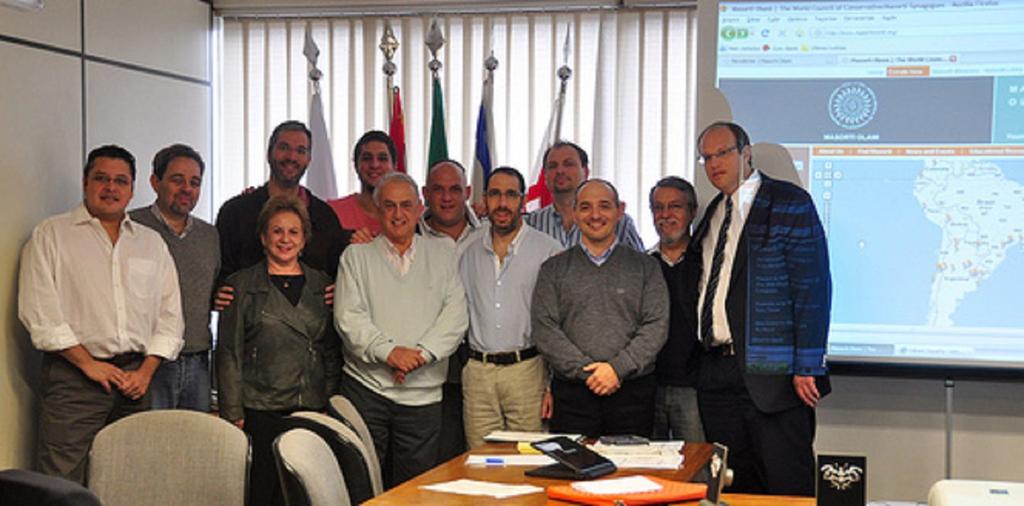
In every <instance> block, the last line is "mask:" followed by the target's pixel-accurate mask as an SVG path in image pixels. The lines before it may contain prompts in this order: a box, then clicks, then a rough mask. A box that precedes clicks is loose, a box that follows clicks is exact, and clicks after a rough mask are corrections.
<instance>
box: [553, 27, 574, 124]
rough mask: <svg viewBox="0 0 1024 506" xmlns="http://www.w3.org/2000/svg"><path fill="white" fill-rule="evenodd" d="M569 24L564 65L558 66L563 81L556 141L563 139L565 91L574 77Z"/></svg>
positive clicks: (559, 94) (559, 98)
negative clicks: (570, 55)
mask: <svg viewBox="0 0 1024 506" xmlns="http://www.w3.org/2000/svg"><path fill="white" fill-rule="evenodd" d="M569 33H570V27H569V25H566V26H565V45H564V46H563V48H562V66H561V67H558V79H559V80H560V81H562V83H561V84H560V85H559V86H558V116H557V117H556V118H555V136H554V140H555V142H558V141H560V140H562V113H563V112H564V111H565V91H566V88H567V87H568V83H569V78H570V77H572V69H571V68H569Z"/></svg>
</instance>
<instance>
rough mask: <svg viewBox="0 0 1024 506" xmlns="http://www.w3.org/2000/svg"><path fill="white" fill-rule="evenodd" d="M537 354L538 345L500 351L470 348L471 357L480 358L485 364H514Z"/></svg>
mask: <svg viewBox="0 0 1024 506" xmlns="http://www.w3.org/2000/svg"><path fill="white" fill-rule="evenodd" d="M536 356H537V347H536V346H531V347H529V348H526V349H523V350H517V351H503V352H498V353H490V352H486V351H476V350H472V349H471V350H469V358H471V359H473V360H479V361H480V362H483V363H485V364H495V365H512V364H518V363H519V362H522V361H524V360H529V359H531V358H533V357H536Z"/></svg>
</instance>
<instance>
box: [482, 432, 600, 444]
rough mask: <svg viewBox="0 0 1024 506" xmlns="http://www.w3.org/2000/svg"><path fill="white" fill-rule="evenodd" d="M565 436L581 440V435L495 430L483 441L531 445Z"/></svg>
mask: <svg viewBox="0 0 1024 506" xmlns="http://www.w3.org/2000/svg"><path fill="white" fill-rule="evenodd" d="M558 436H565V437H567V438H569V439H572V440H573V441H579V440H581V439H583V434H551V433H549V432H523V431H514V430H496V431H493V432H491V433H490V434H488V435H486V436H484V441H487V442H488V443H518V442H520V441H525V442H527V443H532V442H534V441H543V440H545V439H550V438H553V437H558Z"/></svg>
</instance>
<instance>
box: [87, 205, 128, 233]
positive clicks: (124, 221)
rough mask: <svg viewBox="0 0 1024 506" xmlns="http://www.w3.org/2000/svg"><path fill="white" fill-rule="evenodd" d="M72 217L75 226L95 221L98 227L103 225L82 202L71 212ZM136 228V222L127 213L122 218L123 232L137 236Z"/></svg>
mask: <svg viewBox="0 0 1024 506" xmlns="http://www.w3.org/2000/svg"><path fill="white" fill-rule="evenodd" d="M71 216H72V219H73V223H74V224H75V225H81V224H84V223H90V222H92V221H93V220H95V221H96V224H97V225H101V224H100V219H99V218H97V217H95V216H93V215H91V214H89V209H88V208H87V207H85V202H82V203H81V204H79V205H78V207H76V208H75V210H74V211H71ZM101 226H102V225H101ZM135 227H136V225H135V222H134V221H132V219H131V217H129V216H128V213H127V212H125V213H124V217H122V218H121V227H120V228H121V230H123V231H125V232H128V233H129V234H132V235H134V234H135Z"/></svg>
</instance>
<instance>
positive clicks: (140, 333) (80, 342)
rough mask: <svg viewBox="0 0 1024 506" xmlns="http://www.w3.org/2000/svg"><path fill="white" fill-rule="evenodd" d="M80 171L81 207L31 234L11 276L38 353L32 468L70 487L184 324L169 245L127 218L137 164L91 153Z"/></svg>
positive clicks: (103, 151) (145, 403)
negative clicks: (92, 448)
mask: <svg viewBox="0 0 1024 506" xmlns="http://www.w3.org/2000/svg"><path fill="white" fill-rule="evenodd" d="M84 172H85V173H84V174H83V177H82V190H83V191H82V193H83V194H84V198H83V199H82V200H83V201H82V203H80V204H78V205H77V206H76V207H75V208H74V209H72V210H70V211H68V212H66V213H64V214H59V215H56V216H53V217H51V218H49V219H47V220H46V221H44V222H42V223H40V224H39V226H37V227H36V228H35V230H33V231H32V237H31V238H30V239H29V241H28V243H26V244H25V248H24V250H22V254H21V271H20V275H19V278H18V286H19V290H18V316H19V318H21V321H22V323H24V324H25V328H26V329H28V331H29V334H30V335H31V337H32V345H33V346H35V348H36V349H38V350H40V351H42V352H44V355H43V367H42V378H41V379H42V385H41V388H40V397H41V399H40V408H39V452H38V466H39V469H40V470H41V471H43V472H44V473H46V474H49V475H53V476H60V477H62V478H66V479H69V480H72V481H76V482H79V483H82V482H83V481H84V479H85V466H86V457H87V456H88V453H89V447H90V446H91V445H92V441H93V439H94V438H95V437H96V434H97V433H98V432H99V431H100V429H102V428H103V427H104V426H105V425H107V424H109V423H112V422H114V421H116V420H118V419H120V418H123V417H126V416H128V415H131V414H133V413H137V412H139V411H144V410H146V409H149V400H150V395H149V390H150V388H149V387H150V381H151V379H152V378H153V373H154V372H156V370H157V368H158V367H159V366H160V363H161V362H162V361H163V360H174V359H176V358H177V357H178V352H179V351H181V347H182V345H183V344H184V342H183V340H182V332H183V331H184V327H185V323H184V320H183V318H182V313H181V296H180V292H179V290H178V272H177V270H176V269H175V267H174V260H173V259H172V258H171V254H170V253H169V252H168V251H167V245H166V244H165V243H164V240H163V239H161V238H160V235H159V234H157V233H156V232H154V231H153V230H151V229H149V228H148V227H145V226H142V225H140V224H138V223H136V222H135V221H132V219H131V218H129V216H128V214H127V213H125V208H127V207H128V202H129V201H130V200H131V199H132V192H133V189H134V185H135V157H134V156H132V154H131V153H129V152H128V151H127V150H125V149H124V148H122V147H119V146H114V145H108V146H101V147H99V148H96V149H94V150H92V152H90V153H89V157H88V161H87V162H86V164H85V171H84Z"/></svg>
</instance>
